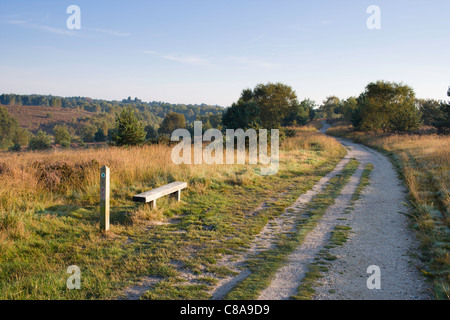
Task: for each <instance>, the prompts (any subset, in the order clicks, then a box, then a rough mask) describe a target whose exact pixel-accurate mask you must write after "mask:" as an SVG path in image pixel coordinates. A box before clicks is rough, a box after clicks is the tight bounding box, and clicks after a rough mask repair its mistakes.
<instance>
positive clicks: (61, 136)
mask: <svg viewBox="0 0 450 320" xmlns="http://www.w3.org/2000/svg"><path fill="white" fill-rule="evenodd" d="M53 135H54V137H55V144H63V142H68V143H70V142H71V141H72V137H71V136H70V133H69V129H68V128H67V126H66V125H63V126H60V125H56V126H55V128H54V129H53Z"/></svg>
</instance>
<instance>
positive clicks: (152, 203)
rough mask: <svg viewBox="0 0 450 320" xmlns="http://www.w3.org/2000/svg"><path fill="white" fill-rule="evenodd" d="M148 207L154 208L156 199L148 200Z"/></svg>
mask: <svg viewBox="0 0 450 320" xmlns="http://www.w3.org/2000/svg"><path fill="white" fill-rule="evenodd" d="M150 209H156V199H155V200H152V201H150Z"/></svg>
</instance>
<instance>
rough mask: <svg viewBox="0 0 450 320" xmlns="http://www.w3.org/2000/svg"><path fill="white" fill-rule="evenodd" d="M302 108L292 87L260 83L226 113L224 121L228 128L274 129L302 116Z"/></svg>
mask: <svg viewBox="0 0 450 320" xmlns="http://www.w3.org/2000/svg"><path fill="white" fill-rule="evenodd" d="M299 108H300V104H299V102H298V100H297V95H296V93H295V91H294V90H292V88H291V87H290V86H287V85H285V84H282V83H268V84H258V85H257V86H256V87H255V88H254V89H253V90H251V89H245V90H243V91H242V93H241V97H240V98H239V100H238V101H237V102H236V103H233V104H232V106H231V107H230V108H228V109H227V110H226V111H225V113H224V115H223V119H222V120H223V124H224V126H225V127H228V128H235V129H236V128H241V129H245V128H249V127H262V128H265V129H273V128H278V127H279V126H280V125H281V124H283V123H285V122H286V121H287V122H290V121H293V120H292V119H290V118H293V117H295V114H298V111H299V110H300V109H299ZM285 119H286V120H285Z"/></svg>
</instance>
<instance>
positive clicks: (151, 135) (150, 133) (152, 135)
mask: <svg viewBox="0 0 450 320" xmlns="http://www.w3.org/2000/svg"><path fill="white" fill-rule="evenodd" d="M145 132H146V134H145V139H147V140H149V141H156V139H158V131H157V130H156V129H155V127H153V126H152V125H150V124H149V125H146V126H145Z"/></svg>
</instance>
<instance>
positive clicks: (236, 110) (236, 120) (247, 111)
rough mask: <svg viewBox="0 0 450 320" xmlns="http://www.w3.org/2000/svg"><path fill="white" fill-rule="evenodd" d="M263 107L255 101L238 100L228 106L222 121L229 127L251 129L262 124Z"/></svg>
mask: <svg viewBox="0 0 450 320" xmlns="http://www.w3.org/2000/svg"><path fill="white" fill-rule="evenodd" d="M260 113H261V109H260V108H259V105H258V104H257V103H256V102H254V101H238V102H237V103H233V104H232V105H231V107H229V108H227V109H226V110H225V112H224V114H223V116H222V123H223V125H224V126H225V128H228V129H244V130H246V129H249V128H254V127H255V126H260V124H261V119H260Z"/></svg>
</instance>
